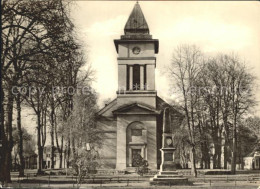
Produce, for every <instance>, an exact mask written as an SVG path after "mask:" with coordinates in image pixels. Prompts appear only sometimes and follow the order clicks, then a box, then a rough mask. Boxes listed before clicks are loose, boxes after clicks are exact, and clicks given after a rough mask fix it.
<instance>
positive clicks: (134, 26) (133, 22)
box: [124, 2, 149, 35]
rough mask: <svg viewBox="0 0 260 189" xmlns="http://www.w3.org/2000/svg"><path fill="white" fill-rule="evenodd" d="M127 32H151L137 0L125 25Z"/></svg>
mask: <svg viewBox="0 0 260 189" xmlns="http://www.w3.org/2000/svg"><path fill="white" fill-rule="evenodd" d="M124 30H125V34H126V35H128V34H149V27H148V24H147V22H146V20H145V18H144V14H143V12H142V9H141V7H140V5H139V3H138V2H136V4H135V6H134V8H133V10H132V12H131V14H130V16H129V18H128V20H127V22H126V25H125V29H124Z"/></svg>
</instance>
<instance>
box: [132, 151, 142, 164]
mask: <svg viewBox="0 0 260 189" xmlns="http://www.w3.org/2000/svg"><path fill="white" fill-rule="evenodd" d="M141 161H142V156H141V149H132V166H133V167H138V166H139V165H140V162H141Z"/></svg>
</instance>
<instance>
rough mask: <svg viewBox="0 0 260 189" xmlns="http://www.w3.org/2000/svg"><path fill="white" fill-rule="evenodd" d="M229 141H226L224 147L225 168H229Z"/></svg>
mask: <svg viewBox="0 0 260 189" xmlns="http://www.w3.org/2000/svg"><path fill="white" fill-rule="evenodd" d="M227 145H228V144H227V143H226V142H225V147H224V169H227V162H228V148H227Z"/></svg>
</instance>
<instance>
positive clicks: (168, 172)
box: [159, 171, 178, 175]
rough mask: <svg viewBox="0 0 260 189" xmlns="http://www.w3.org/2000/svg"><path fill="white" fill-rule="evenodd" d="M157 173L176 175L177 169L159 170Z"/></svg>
mask: <svg viewBox="0 0 260 189" xmlns="http://www.w3.org/2000/svg"><path fill="white" fill-rule="evenodd" d="M159 175H178V172H177V171H160V172H159Z"/></svg>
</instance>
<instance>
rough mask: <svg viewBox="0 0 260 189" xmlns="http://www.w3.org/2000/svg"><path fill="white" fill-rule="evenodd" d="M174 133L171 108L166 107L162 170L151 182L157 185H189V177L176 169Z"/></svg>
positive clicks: (164, 113)
mask: <svg viewBox="0 0 260 189" xmlns="http://www.w3.org/2000/svg"><path fill="white" fill-rule="evenodd" d="M175 150H176V148H175V147H174V146H173V135H172V127H171V115H170V110H169V108H165V109H164V112H163V133H162V148H161V149H160V151H161V157H162V161H161V166H160V172H159V173H158V174H157V175H155V176H154V177H153V178H151V182H150V183H151V184H156V185H189V184H191V183H190V182H189V181H188V178H185V177H183V175H179V174H178V172H177V171H176V163H175V162H174V151H175Z"/></svg>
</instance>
